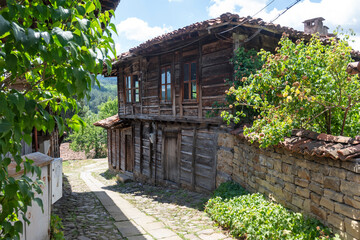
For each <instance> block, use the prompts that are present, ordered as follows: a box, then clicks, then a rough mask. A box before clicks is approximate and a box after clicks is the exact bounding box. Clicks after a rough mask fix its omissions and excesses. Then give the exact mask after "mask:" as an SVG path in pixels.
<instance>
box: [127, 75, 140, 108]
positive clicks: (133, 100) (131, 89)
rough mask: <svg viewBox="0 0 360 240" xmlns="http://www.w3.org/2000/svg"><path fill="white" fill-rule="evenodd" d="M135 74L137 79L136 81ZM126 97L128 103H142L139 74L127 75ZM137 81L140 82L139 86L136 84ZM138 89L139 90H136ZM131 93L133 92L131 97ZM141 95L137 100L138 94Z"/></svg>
mask: <svg viewBox="0 0 360 240" xmlns="http://www.w3.org/2000/svg"><path fill="white" fill-rule="evenodd" d="M135 76H136V78H137V81H135ZM129 78H130V86H129V81H128V80H129ZM124 79H125V99H126V103H140V80H139V76H138V75H137V74H132V75H125V76H124ZM135 82H137V83H138V86H137V87H136V86H135ZM136 90H138V92H136ZM129 93H130V94H131V96H130V98H129ZM137 95H139V99H138V100H137V101H136V96H137Z"/></svg>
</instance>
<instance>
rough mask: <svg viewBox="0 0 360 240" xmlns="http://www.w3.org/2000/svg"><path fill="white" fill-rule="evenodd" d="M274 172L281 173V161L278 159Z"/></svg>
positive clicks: (275, 161)
mask: <svg viewBox="0 0 360 240" xmlns="http://www.w3.org/2000/svg"><path fill="white" fill-rule="evenodd" d="M274 170H275V171H278V172H281V161H280V160H278V159H275V160H274Z"/></svg>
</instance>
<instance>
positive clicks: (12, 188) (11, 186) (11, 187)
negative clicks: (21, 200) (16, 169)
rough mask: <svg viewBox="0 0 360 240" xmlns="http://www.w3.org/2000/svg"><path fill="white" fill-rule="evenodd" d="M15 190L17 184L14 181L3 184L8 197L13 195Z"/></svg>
mask: <svg viewBox="0 0 360 240" xmlns="http://www.w3.org/2000/svg"><path fill="white" fill-rule="evenodd" d="M17 191H18V186H17V185H16V184H15V183H13V184H8V185H6V186H5V194H6V196H7V197H9V198H12V197H14V196H15V195H16V192H17Z"/></svg>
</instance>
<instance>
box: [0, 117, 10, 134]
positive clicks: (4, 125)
mask: <svg viewBox="0 0 360 240" xmlns="http://www.w3.org/2000/svg"><path fill="white" fill-rule="evenodd" d="M11 127H12V124H11V123H10V122H8V121H7V120H6V119H0V133H6V132H8V131H10V130H11Z"/></svg>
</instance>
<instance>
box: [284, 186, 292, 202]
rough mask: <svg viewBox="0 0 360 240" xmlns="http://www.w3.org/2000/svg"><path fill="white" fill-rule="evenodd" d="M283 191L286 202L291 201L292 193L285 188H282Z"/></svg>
mask: <svg viewBox="0 0 360 240" xmlns="http://www.w3.org/2000/svg"><path fill="white" fill-rule="evenodd" d="M283 192H284V197H285V200H286V201H287V202H292V196H293V194H292V193H291V192H289V191H287V190H285V189H284V190H283Z"/></svg>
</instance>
